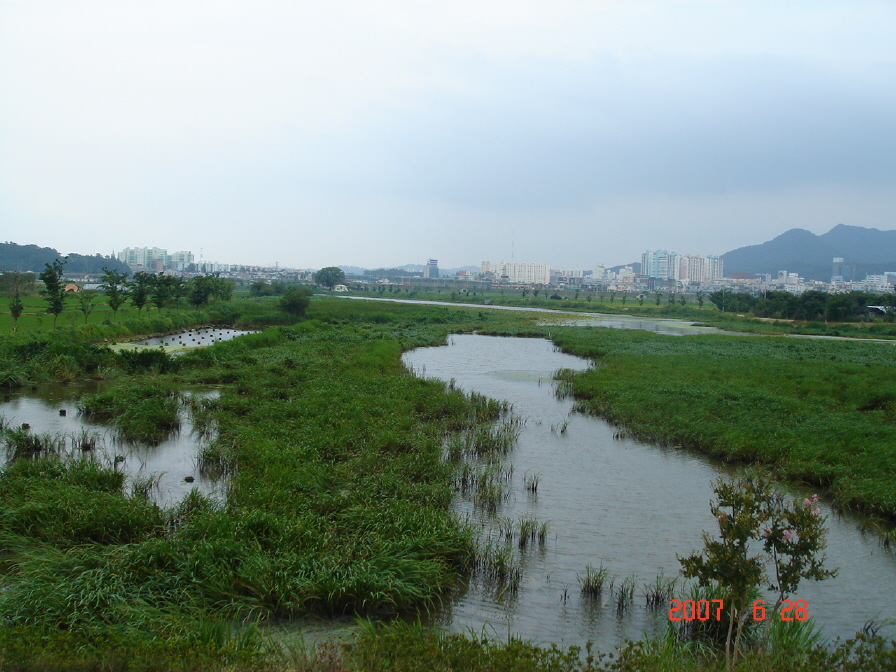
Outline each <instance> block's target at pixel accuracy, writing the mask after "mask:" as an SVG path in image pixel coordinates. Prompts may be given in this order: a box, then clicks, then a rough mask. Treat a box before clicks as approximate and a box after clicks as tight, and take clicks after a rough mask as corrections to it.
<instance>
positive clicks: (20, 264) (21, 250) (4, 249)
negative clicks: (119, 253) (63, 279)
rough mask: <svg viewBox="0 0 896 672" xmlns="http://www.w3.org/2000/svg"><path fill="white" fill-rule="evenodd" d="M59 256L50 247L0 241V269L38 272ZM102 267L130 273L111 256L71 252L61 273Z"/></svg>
mask: <svg viewBox="0 0 896 672" xmlns="http://www.w3.org/2000/svg"><path fill="white" fill-rule="evenodd" d="M61 257H62V255H61V254H59V252H57V251H56V250H54V249H53V248H52V247H38V246H37V245H17V244H16V243H0V271H20V272H26V271H34V272H35V273H40V272H41V271H42V270H44V267H45V266H46V264H52V263H53V262H54V261H55V260H56V259H59V258H61ZM103 267H106V268H108V269H109V270H110V271H118V272H119V273H127V274H130V272H131V270H130V269H129V268H128V267H127V266H126V265H125V264H123V263H122V262H120V261H118V259H115V258H113V257H104V256H101V255H100V254H96V255H94V256H88V255H84V254H74V253H71V254H69V255H68V261H67V262H66V264H65V268H63V273H67V274H68V273H102V272H103Z"/></svg>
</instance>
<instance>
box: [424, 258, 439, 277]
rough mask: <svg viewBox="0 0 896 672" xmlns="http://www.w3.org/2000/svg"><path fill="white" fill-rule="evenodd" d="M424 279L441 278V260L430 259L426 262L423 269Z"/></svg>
mask: <svg viewBox="0 0 896 672" xmlns="http://www.w3.org/2000/svg"><path fill="white" fill-rule="evenodd" d="M423 277H424V278H438V277H439V260H438V259H430V260H429V261H428V262H426V266H424V267H423Z"/></svg>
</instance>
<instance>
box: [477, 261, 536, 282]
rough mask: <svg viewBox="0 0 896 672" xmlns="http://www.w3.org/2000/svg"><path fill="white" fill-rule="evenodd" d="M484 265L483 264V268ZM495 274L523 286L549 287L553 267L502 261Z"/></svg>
mask: <svg viewBox="0 0 896 672" xmlns="http://www.w3.org/2000/svg"><path fill="white" fill-rule="evenodd" d="M484 265H485V264H484V263H483V267H484ZM494 272H495V275H496V276H497V277H498V278H502V279H504V280H507V281H508V282H514V283H519V284H523V285H549V284H550V283H551V267H550V266H548V265H547V264H535V263H531V264H526V263H518V262H515V261H502V262H501V263H500V264H497V266H496V268H495V271H494Z"/></svg>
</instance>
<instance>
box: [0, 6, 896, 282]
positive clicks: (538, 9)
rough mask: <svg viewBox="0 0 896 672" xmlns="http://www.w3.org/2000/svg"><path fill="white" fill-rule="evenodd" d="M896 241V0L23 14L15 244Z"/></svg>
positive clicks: (3, 92)
mask: <svg viewBox="0 0 896 672" xmlns="http://www.w3.org/2000/svg"><path fill="white" fill-rule="evenodd" d="M838 223H844V224H849V225H854V226H865V227H874V228H879V229H886V230H890V229H896V3H894V2H892V1H891V0H887V1H883V2H873V1H866V0H843V1H838V2H831V1H826V0H806V1H804V0H788V1H786V2H781V0H776V1H774V2H767V1H765V0H744V1H738V0H664V1H660V0H652V1H650V0H643V1H642V0H625V1H619V0H605V1H601V0H545V1H531V0H514V1H512V2H511V1H505V0H476V1H475V2H473V1H467V0H447V1H445V0H429V1H425V2H424V1H421V0H415V1H411V0H357V1H356V0H331V1H329V2H317V1H316V2H307V1H303V0H289V1H278V0H148V1H143V0H103V1H95V0H61V1H44V0H0V240H8V241H12V242H16V243H19V244H37V245H41V246H47V247H54V248H56V249H58V250H59V251H60V252H62V253H68V252H77V253H81V254H93V253H96V252H100V253H102V254H109V253H111V252H113V251H118V250H121V249H122V248H124V247H162V248H166V249H168V250H169V251H172V252H173V251H177V250H191V251H193V252H194V253H195V254H196V256H197V257H199V254H200V250H201V252H202V255H203V258H204V259H205V260H207V261H219V262H224V263H245V264H259V265H273V264H275V263H277V264H279V265H280V266H289V267H299V268H320V267H323V266H330V265H342V264H350V265H356V266H363V267H368V268H374V267H379V266H393V265H404V264H410V263H417V264H421V263H425V262H426V260H427V259H428V258H435V259H438V260H439V264H440V266H442V267H457V266H463V265H478V264H479V263H480V262H481V261H483V260H490V261H494V262H498V261H502V260H508V261H509V260H511V258H513V259H514V260H516V261H524V262H547V263H548V264H550V265H551V266H552V267H560V268H581V269H588V268H592V267H593V266H594V265H596V264H604V265H607V266H612V265H616V264H622V263H628V262H632V261H637V260H639V259H640V254H641V252H643V251H644V250H646V249H666V250H669V251H675V252H678V253H680V254H722V253H724V252H727V251H729V250H732V249H735V248H738V247H741V246H744V245H752V244H758V243H761V242H764V241H765V240H769V239H771V238H773V237H775V236H777V235H779V234H781V233H783V232H784V231H786V230H788V229H791V228H795V227H799V228H804V229H808V230H810V231H813V232H815V233H819V234H820V233H824V232H826V231H828V230H829V229H830V228H832V227H833V226H835V225H836V224H838Z"/></svg>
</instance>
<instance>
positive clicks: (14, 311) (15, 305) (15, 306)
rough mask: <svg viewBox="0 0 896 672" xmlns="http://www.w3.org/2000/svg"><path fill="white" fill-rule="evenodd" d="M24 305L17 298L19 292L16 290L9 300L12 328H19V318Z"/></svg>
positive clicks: (15, 329) (16, 329)
mask: <svg viewBox="0 0 896 672" xmlns="http://www.w3.org/2000/svg"><path fill="white" fill-rule="evenodd" d="M24 309H25V307H24V306H23V305H22V299H20V298H19V293H18V292H16V293H15V294H14V295H13V297H12V298H11V299H10V300H9V313H10V315H12V330H13V331H18V330H19V318H20V317H21V316H22V311H23V310H24Z"/></svg>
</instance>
